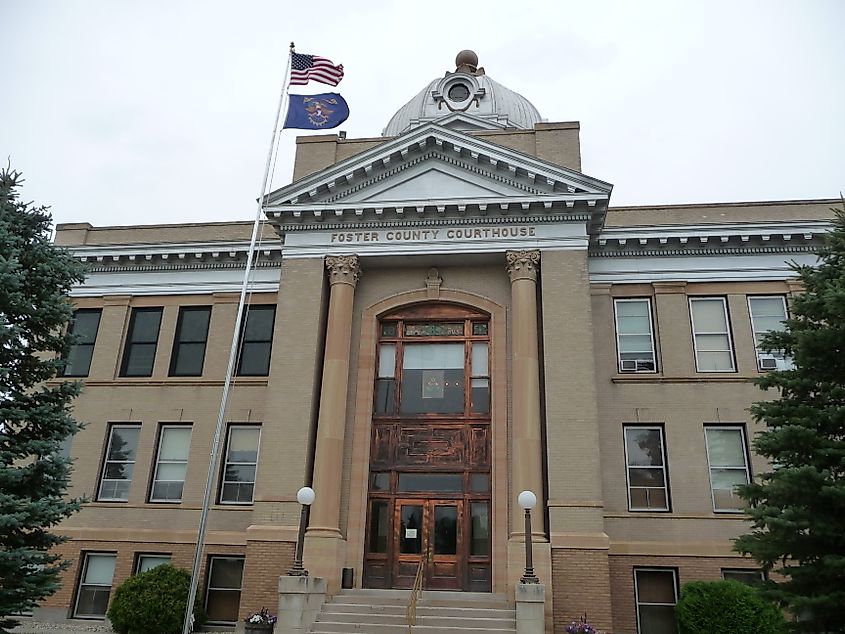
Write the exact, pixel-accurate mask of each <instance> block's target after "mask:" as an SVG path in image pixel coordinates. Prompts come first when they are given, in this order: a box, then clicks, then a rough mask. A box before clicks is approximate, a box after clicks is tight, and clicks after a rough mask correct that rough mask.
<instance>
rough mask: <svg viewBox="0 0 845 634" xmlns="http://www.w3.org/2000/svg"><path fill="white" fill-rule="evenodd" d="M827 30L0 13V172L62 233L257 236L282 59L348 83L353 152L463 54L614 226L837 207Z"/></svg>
mask: <svg viewBox="0 0 845 634" xmlns="http://www.w3.org/2000/svg"><path fill="white" fill-rule="evenodd" d="M843 25H845V2H843V1H841V0H793V1H790V2H787V1H783V0H767V1H763V0H759V1H752V0H724V1H723V0H707V1H704V0H701V1H698V2H694V1H692V0H684V1H681V0H677V1H668V0H667V1H665V2H661V1H657V0H636V1H629V0H619V1H610V0H607V1H601V0H591V1H589V2H583V1H581V0H579V1H577V2H576V1H572V0H557V1H548V2H546V1H543V0H534V1H533V2H525V1H512V2H504V1H498V0H497V1H493V0H487V1H485V2H437V3H431V2H429V3H420V2H410V1H407V0H405V1H395V2H388V1H383V2H364V1H361V0H347V1H345V2H343V1H338V0H321V1H317V2H314V1H311V2H302V1H300V2H292V1H288V0H267V1H263V0H240V1H238V2H235V1H232V0H229V1H223V0H202V1H199V0H195V1H188V0H0V60H1V61H2V71H0V77H2V84H0V157H2V159H3V162H4V163H5V161H6V157H7V156H8V157H10V158H11V162H12V165H13V167H15V168H17V169H19V170H21V171H23V172H24V176H25V178H26V184H25V186H24V189H23V192H22V194H23V196H24V197H25V198H27V199H32V200H35V201H36V202H38V203H42V204H47V205H50V206H51V207H52V212H53V215H54V218H55V220H56V221H57V222H81V221H88V222H91V223H92V224H94V225H111V224H141V223H162V222H204V221H212V220H242V219H251V218H253V217H254V215H255V202H254V201H255V199H256V198H257V196H258V194H259V189H260V185H261V177H262V173H263V168H264V163H265V160H266V156H267V148H268V144H269V142H270V138H271V134H272V124H273V118H274V114H275V108H276V103H277V99H278V95H279V91H280V90H281V85H282V80H283V77H284V71H285V64H286V63H287V51H288V45H289V43H290V42H291V41H292V40H293V41H295V42H296V48H297V51H298V52H300V53H313V54H318V55H322V56H325V57H328V58H330V59H332V60H333V61H335V62H337V63H343V65H344V67H345V71H346V77H345V78H344V80H343V81H342V82H341V83H340V85H339V86H338V88H337V89H336V90H337V91H338V92H340V93H341V94H342V95H343V96H344V97H345V98H346V100H347V102H348V103H349V106H350V110H351V115H350V117H349V119H348V121H347V122H346V123H344V124H343V126H342V127H341V129H342V130H345V131H346V132H347V133H348V135H349V136H350V137H360V136H378V135H379V134H381V130H382V128H383V127H384V125H385V124H386V123H387V121H388V119H389V118H390V116H391V115H392V114H393V113H394V112H395V111H396V110H397V109H398V108H399V107H400V106H402V105H403V104H404V103H405V102H406V101H408V100H409V99H410V98H411V97H412V96H414V95H415V94H416V93H417V92H419V91H420V90H421V89H422V88H423V87H424V86H425V85H426V84H427V83H428V82H429V81H431V80H432V79H433V78H435V77H439V76H442V75H443V73H444V72H446V71H451V70H454V59H455V54H456V53H457V52H458V51H459V50H461V49H463V48H471V49H473V50H475V51H476V52H477V53H478V56H479V60H480V62H479V63H480V65H482V66H484V67H485V69H486V70H487V73H488V74H489V75H490V76H491V77H493V78H494V79H496V80H497V81H498V82H500V83H502V84H504V85H506V86H508V87H509V88H511V89H513V90H516V91H517V92H519V93H521V94H523V95H524V96H526V97H527V98H528V99H529V100H531V101H532V102H533V103H534V105H535V106H537V108H538V109H539V111H540V113H541V115H542V116H543V117H544V118H545V119H547V120H549V121H572V120H577V121H580V122H581V143H582V154H583V169H584V172H585V173H586V174H589V175H590V176H594V177H596V178H599V179H602V180H605V181H608V182H610V183H613V184H614V190H613V195H612V198H611V204H612V205H614V206H620V205H632V204H636V205H646V204H663V203H685V202H705V201H715V202H722V201H735V200H783V199H801V198H834V197H838V196H839V192H840V191H843V190H845V37H843V35H842V33H843V31H842V28H843ZM296 88H297V87H295V89H294V90H293V91H294V92H312V93H313V92H322V91H331V90H335V89H332V88H331V87H328V86H324V85H322V84H315V83H312V84H309V85H308V86H307V87H298V88H299V90H296ZM303 88H305V90H302V89H303ZM296 134H309V133H307V132H297V131H293V130H286V131H285V132H283V133H282V140H281V149H280V152H279V155H278V161H277V164H276V169H275V179H274V182H273V185H274V187H279V186H282V185H285V184H287V183H288V182H290V178H291V173H292V165H293V152H294V147H295V144H294V138H295V136H296Z"/></svg>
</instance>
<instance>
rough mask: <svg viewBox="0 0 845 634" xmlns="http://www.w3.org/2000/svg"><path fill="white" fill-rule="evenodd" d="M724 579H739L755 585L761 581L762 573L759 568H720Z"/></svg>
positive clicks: (741, 581)
mask: <svg viewBox="0 0 845 634" xmlns="http://www.w3.org/2000/svg"><path fill="white" fill-rule="evenodd" d="M722 578H723V579H724V580H725V581H739V582H740V583H744V584H746V585H749V586H756V585H759V584H761V583H762V582H763V573H762V572H761V571H759V570H750V569H749V570H725V569H722Z"/></svg>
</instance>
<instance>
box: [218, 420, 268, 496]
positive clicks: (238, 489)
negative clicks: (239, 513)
mask: <svg viewBox="0 0 845 634" xmlns="http://www.w3.org/2000/svg"><path fill="white" fill-rule="evenodd" d="M260 437H261V428H260V427H258V426H254V425H233V426H231V427H229V438H228V439H227V440H226V461H225V463H224V465H223V478H222V482H223V484H222V486H221V488H220V502H221V503H225V504H252V496H253V493H254V489H255V470H256V467H257V466H258V442H259V439H260Z"/></svg>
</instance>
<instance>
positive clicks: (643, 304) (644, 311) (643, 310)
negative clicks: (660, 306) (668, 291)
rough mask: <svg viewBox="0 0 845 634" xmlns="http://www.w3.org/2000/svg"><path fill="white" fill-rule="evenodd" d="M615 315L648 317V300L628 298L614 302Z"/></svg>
mask: <svg viewBox="0 0 845 634" xmlns="http://www.w3.org/2000/svg"><path fill="white" fill-rule="evenodd" d="M616 315H617V316H618V317H645V318H648V300H647V299H642V300H633V301H631V300H628V301H617V302H616Z"/></svg>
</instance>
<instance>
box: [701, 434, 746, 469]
mask: <svg viewBox="0 0 845 634" xmlns="http://www.w3.org/2000/svg"><path fill="white" fill-rule="evenodd" d="M705 435H706V437H707V456H708V457H709V459H710V466H711V467H720V466H734V467H735V466H740V465H741V466H743V467H744V466H745V448H744V447H743V442H742V432H741V431H740V430H739V429H714V428H712V427H711V428H708V429H706V430H705Z"/></svg>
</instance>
